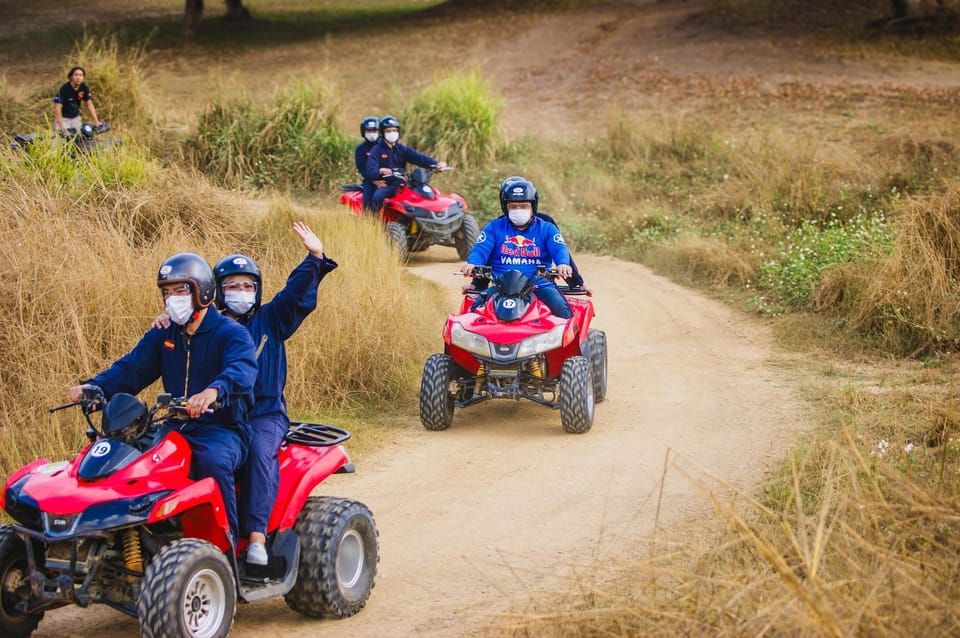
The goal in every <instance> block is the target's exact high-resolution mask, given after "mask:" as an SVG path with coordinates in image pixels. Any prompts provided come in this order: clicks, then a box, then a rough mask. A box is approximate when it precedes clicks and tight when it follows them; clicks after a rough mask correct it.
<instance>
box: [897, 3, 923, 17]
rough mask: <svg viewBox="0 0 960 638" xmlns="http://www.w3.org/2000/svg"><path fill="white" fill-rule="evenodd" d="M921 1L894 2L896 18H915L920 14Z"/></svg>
mask: <svg viewBox="0 0 960 638" xmlns="http://www.w3.org/2000/svg"><path fill="white" fill-rule="evenodd" d="M920 1H921V0H892V2H893V17H894V18H913V17H915V16H917V15H919V14H920Z"/></svg>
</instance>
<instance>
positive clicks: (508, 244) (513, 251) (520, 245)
mask: <svg viewBox="0 0 960 638" xmlns="http://www.w3.org/2000/svg"><path fill="white" fill-rule="evenodd" d="M500 253H501V254H503V255H511V256H514V257H535V258H536V257H540V248H539V247H538V246H537V242H536V241H534V240H533V239H530V238H529V237H524V236H523V235H513V236H510V235H508V236H507V237H504V239H503V245H502V246H501V247H500Z"/></svg>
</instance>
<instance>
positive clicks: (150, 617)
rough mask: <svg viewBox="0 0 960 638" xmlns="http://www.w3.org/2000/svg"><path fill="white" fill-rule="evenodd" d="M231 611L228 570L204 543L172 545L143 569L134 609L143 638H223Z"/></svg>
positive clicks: (233, 594) (233, 599) (233, 590)
mask: <svg viewBox="0 0 960 638" xmlns="http://www.w3.org/2000/svg"><path fill="white" fill-rule="evenodd" d="M236 611H237V586H236V581H235V580H234V575H233V570H232V569H231V568H230V564H229V563H228V562H227V557H226V556H224V555H223V553H222V552H221V551H220V550H219V549H217V548H216V547H214V546H213V545H211V544H210V543H208V542H207V541H202V540H200V539H197V538H184V539H180V540H176V541H173V542H172V543H170V544H169V545H167V546H166V547H164V548H163V549H161V550H160V553H159V554H157V556H156V558H154V559H153V562H151V563H150V565H149V566H148V567H147V571H146V573H145V574H144V577H143V588H142V591H141V594H140V601H139V603H138V605H137V617H138V618H139V619H140V635H141V636H142V637H143V638H184V637H187V638H224V637H225V636H227V635H228V634H229V633H230V628H231V627H233V617H234V614H235V613H236Z"/></svg>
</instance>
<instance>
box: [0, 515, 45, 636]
mask: <svg viewBox="0 0 960 638" xmlns="http://www.w3.org/2000/svg"><path fill="white" fill-rule="evenodd" d="M29 575H30V574H29V573H28V566H27V549H26V546H25V545H24V544H23V539H21V538H20V537H19V536H17V534H16V532H14V531H13V528H11V527H10V526H9V525H0V636H10V637H11V638H27V636H29V635H30V634H32V633H33V630H34V629H36V628H37V624H39V622H40V619H41V618H43V612H40V613H38V614H26V613H23V612H21V611H17V607H16V605H17V603H18V602H24V601H27V600H29V599H30V581H28V580H27V577H28V576H29Z"/></svg>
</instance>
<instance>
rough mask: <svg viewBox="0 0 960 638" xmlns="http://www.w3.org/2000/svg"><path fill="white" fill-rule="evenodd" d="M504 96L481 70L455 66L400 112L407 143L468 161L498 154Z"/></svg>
mask: <svg viewBox="0 0 960 638" xmlns="http://www.w3.org/2000/svg"><path fill="white" fill-rule="evenodd" d="M502 110H503V99H502V98H501V97H500V96H498V95H496V94H495V93H494V92H493V89H492V88H491V87H490V84H489V83H488V82H487V81H486V80H484V79H483V77H482V76H481V74H480V72H479V71H476V70H474V71H471V72H469V73H465V74H464V73H459V72H451V73H449V74H447V75H446V76H443V77H440V78H438V79H436V80H435V81H434V82H433V83H432V84H430V85H429V86H427V87H426V88H424V89H423V90H422V91H420V92H419V93H417V94H415V95H414V96H412V97H411V98H410V100H409V101H408V102H407V103H406V105H405V106H404V108H403V110H402V111H401V112H400V116H399V117H400V125H401V126H402V127H403V134H404V136H405V142H404V143H405V144H408V145H410V146H412V147H414V148H416V149H418V150H420V151H421V152H425V153H428V154H430V155H433V156H434V157H436V158H437V159H438V160H443V161H446V162H449V163H451V164H455V163H459V164H461V165H464V166H470V165H479V164H482V163H484V162H489V161H491V160H493V159H494V158H495V157H496V155H497V152H498V150H499V149H500V147H501V145H502V144H503V140H502V135H501V132H500V129H499V119H500V112H501V111H502Z"/></svg>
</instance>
